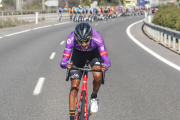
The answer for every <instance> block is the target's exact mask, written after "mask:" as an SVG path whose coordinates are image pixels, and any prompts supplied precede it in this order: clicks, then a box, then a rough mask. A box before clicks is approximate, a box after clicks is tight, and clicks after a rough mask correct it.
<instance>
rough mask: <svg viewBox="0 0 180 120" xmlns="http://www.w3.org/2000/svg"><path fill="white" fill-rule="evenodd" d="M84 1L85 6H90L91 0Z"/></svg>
mask: <svg viewBox="0 0 180 120" xmlns="http://www.w3.org/2000/svg"><path fill="white" fill-rule="evenodd" d="M82 2H83V5H85V6H90V4H91V3H90V1H89V0H83V1H82Z"/></svg>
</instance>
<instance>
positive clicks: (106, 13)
mask: <svg viewBox="0 0 180 120" xmlns="http://www.w3.org/2000/svg"><path fill="white" fill-rule="evenodd" d="M104 13H105V18H106V19H107V15H108V8H107V7H105V8H104Z"/></svg>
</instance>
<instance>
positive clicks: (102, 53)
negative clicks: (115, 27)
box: [98, 34, 111, 71]
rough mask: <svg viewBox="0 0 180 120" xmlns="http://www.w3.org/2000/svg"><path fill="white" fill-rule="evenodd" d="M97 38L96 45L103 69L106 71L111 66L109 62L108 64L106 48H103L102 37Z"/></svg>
mask: <svg viewBox="0 0 180 120" xmlns="http://www.w3.org/2000/svg"><path fill="white" fill-rule="evenodd" d="M98 38H99V40H100V41H99V44H98V50H99V53H100V56H101V58H102V59H103V61H104V65H105V68H106V71H107V70H108V68H109V67H110V66H111V62H110V60H109V57H108V53H107V50H106V47H105V44H104V39H103V37H102V36H101V35H100V34H99V35H98Z"/></svg>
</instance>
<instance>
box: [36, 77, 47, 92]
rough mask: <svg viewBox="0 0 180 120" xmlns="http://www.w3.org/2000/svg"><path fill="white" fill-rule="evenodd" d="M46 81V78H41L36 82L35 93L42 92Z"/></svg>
mask: <svg viewBox="0 0 180 120" xmlns="http://www.w3.org/2000/svg"><path fill="white" fill-rule="evenodd" d="M44 81H45V78H43V77H41V78H39V80H38V83H37V84H36V87H35V89H34V92H33V95H39V94H40V93H41V91H42V87H43V84H44Z"/></svg>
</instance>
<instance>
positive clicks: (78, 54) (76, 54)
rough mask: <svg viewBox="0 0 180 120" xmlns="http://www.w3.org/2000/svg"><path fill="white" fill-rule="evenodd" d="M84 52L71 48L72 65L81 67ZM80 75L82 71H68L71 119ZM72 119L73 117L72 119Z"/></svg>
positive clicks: (84, 60)
mask: <svg viewBox="0 0 180 120" xmlns="http://www.w3.org/2000/svg"><path fill="white" fill-rule="evenodd" d="M85 55H86V53H83V52H82V51H79V50H77V49H75V48H74V49H73V54H72V58H71V61H72V62H73V66H76V67H80V68H82V67H83V66H84V65H85V62H86V56H85ZM77 58H78V59H77ZM81 77H82V72H81V71H79V70H72V71H70V80H71V90H70V94H69V112H70V113H73V115H72V114H70V116H71V119H73V117H74V115H75V112H74V111H75V110H76V104H77V94H78V91H79V84H80V80H81ZM73 120H74V119H73Z"/></svg>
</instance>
